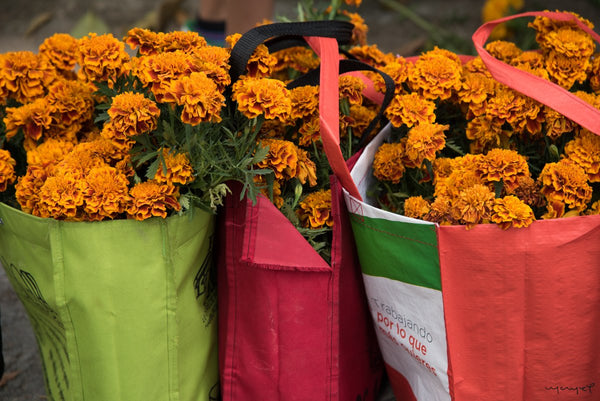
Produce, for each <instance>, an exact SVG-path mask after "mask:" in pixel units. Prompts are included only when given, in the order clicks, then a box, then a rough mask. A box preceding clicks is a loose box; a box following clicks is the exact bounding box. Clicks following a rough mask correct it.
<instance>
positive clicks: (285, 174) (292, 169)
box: [256, 139, 298, 180]
mask: <svg viewBox="0 0 600 401" xmlns="http://www.w3.org/2000/svg"><path fill="white" fill-rule="evenodd" d="M260 144H261V146H262V147H265V148H266V147H268V148H269V153H268V154H267V156H266V157H265V158H264V159H263V160H262V161H260V162H258V163H257V164H256V166H257V167H258V168H267V169H270V170H273V172H274V173H275V178H277V179H280V180H281V179H285V180H287V179H290V178H294V177H295V176H296V173H297V171H298V148H297V147H296V145H294V143H293V142H290V141H285V140H281V139H263V140H261V141H260Z"/></svg>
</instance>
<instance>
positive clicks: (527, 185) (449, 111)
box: [371, 16, 600, 229]
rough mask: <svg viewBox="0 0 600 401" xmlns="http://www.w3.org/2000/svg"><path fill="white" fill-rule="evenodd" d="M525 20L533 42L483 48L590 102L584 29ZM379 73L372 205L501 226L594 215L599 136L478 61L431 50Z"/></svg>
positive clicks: (590, 48) (591, 47)
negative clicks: (382, 106)
mask: <svg viewBox="0 0 600 401" xmlns="http://www.w3.org/2000/svg"><path fill="white" fill-rule="evenodd" d="M577 17H578V18H580V19H581V20H582V21H583V22H584V23H585V24H586V25H588V26H590V28H592V24H591V22H589V21H587V20H585V19H582V18H581V17H579V16H577ZM529 27H530V28H532V29H534V31H535V34H536V42H537V43H538V44H539V49H534V50H523V49H520V48H518V47H517V46H516V45H515V44H514V43H512V42H508V41H492V42H490V43H488V44H487V45H486V49H487V50H488V51H489V52H490V53H491V54H492V55H493V56H495V57H496V58H498V59H500V60H502V61H504V62H506V63H508V64H510V65H512V66H515V67H517V68H520V69H523V70H525V71H528V72H529V73H531V74H533V75H536V76H538V77H542V78H544V79H546V80H549V81H551V82H553V83H555V84H558V85H560V86H561V87H563V88H565V89H567V90H570V91H571V92H572V93H574V94H575V95H576V96H578V97H579V98H581V99H583V100H585V101H586V102H588V103H589V104H591V105H593V106H595V107H600V98H599V97H598V95H599V94H600V57H597V55H595V44H594V41H593V39H592V38H591V37H590V35H588V34H587V33H585V32H583V31H582V30H581V29H579V28H578V27H577V26H576V24H575V23H572V22H555V21H553V20H550V19H547V18H544V17H538V18H536V19H535V20H532V21H531V22H530V23H529ZM382 70H383V71H387V72H388V73H389V74H390V75H391V76H393V77H394V79H395V81H396V85H397V86H396V94H395V98H394V100H393V101H392V102H391V104H390V106H389V107H388V108H387V110H386V115H387V117H388V118H389V121H390V123H391V125H392V126H393V127H392V133H391V137H390V138H389V140H388V141H386V142H385V143H383V144H382V145H381V146H380V147H379V149H378V151H377V153H376V155H375V157H374V160H373V164H372V167H373V175H374V177H375V178H376V180H374V182H375V184H374V186H373V187H372V192H371V194H372V195H373V197H374V198H376V199H377V200H378V203H379V205H380V207H382V208H384V209H386V210H390V211H392V212H396V213H399V214H403V215H406V216H409V217H414V218H418V219H424V220H428V221H432V222H436V223H439V224H459V225H466V226H467V227H473V226H474V225H476V224H483V223H495V224H498V225H499V226H500V227H502V228H504V229H507V228H509V227H527V226H528V225H529V224H531V223H532V222H533V221H534V220H536V219H553V218H560V217H569V216H576V215H585V214H597V213H599V212H600V203H599V202H598V199H599V198H600V195H599V194H600V191H599V190H598V186H599V185H600V184H599V182H600V137H599V136H598V135H596V134H594V133H592V132H590V131H588V130H587V129H584V128H583V127H581V126H579V125H578V124H576V123H575V122H573V121H570V120H569V119H567V118H565V117H564V116H562V115H560V114H559V113H557V112H556V111H554V110H552V109H550V108H548V107H547V106H544V105H542V104H540V103H539V102H537V101H535V100H532V99H531V98H528V97H525V96H523V95H522V94H520V93H518V92H516V91H515V90H512V89H510V88H508V87H506V86H504V85H502V84H500V83H498V82H497V81H495V80H494V79H493V78H492V77H491V75H490V74H489V72H488V71H487V70H486V68H485V66H484V64H483V63H482V61H481V59H480V58H479V57H475V58H472V59H468V60H465V58H461V57H459V56H458V55H456V54H454V53H451V52H449V51H447V50H444V49H440V48H435V49H433V50H431V51H427V52H424V53H422V54H421V55H420V56H419V57H417V58H416V60H410V61H409V60H406V59H404V58H402V57H400V58H395V57H394V58H393V60H391V61H389V62H388V63H387V65H386V66H384V67H382Z"/></svg>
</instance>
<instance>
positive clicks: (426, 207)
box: [404, 196, 431, 219]
mask: <svg viewBox="0 0 600 401" xmlns="http://www.w3.org/2000/svg"><path fill="white" fill-rule="evenodd" d="M430 211H431V205H430V204H429V202H427V201H426V200H425V199H423V197H422V196H411V197H409V198H407V199H406V200H405V201H404V215H405V216H407V217H412V218H415V219H422V218H424V217H425V216H426V215H427V214H428V213H429V212H430Z"/></svg>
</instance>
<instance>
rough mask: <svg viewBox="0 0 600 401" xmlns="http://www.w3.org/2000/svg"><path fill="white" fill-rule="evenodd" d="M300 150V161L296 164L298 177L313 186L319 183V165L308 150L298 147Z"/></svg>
mask: <svg viewBox="0 0 600 401" xmlns="http://www.w3.org/2000/svg"><path fill="white" fill-rule="evenodd" d="M297 152H298V163H297V164H296V178H298V181H300V183H302V184H306V183H307V182H308V185H309V186H311V187H314V186H315V185H317V166H316V164H315V162H313V161H312V160H310V157H309V155H308V152H307V151H306V150H304V149H299V148H298V149H297Z"/></svg>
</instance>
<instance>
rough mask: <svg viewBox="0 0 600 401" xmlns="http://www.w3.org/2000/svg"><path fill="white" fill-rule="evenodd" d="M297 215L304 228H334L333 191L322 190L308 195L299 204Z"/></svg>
mask: <svg viewBox="0 0 600 401" xmlns="http://www.w3.org/2000/svg"><path fill="white" fill-rule="evenodd" d="M296 214H297V216H298V219H300V223H301V224H302V226H303V227H308V228H321V227H325V226H327V227H332V226H333V216H332V214H331V190H330V189H328V190H320V191H317V192H313V193H311V194H308V195H306V197H305V198H304V199H303V200H302V201H300V203H299V204H298V210H296Z"/></svg>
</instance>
